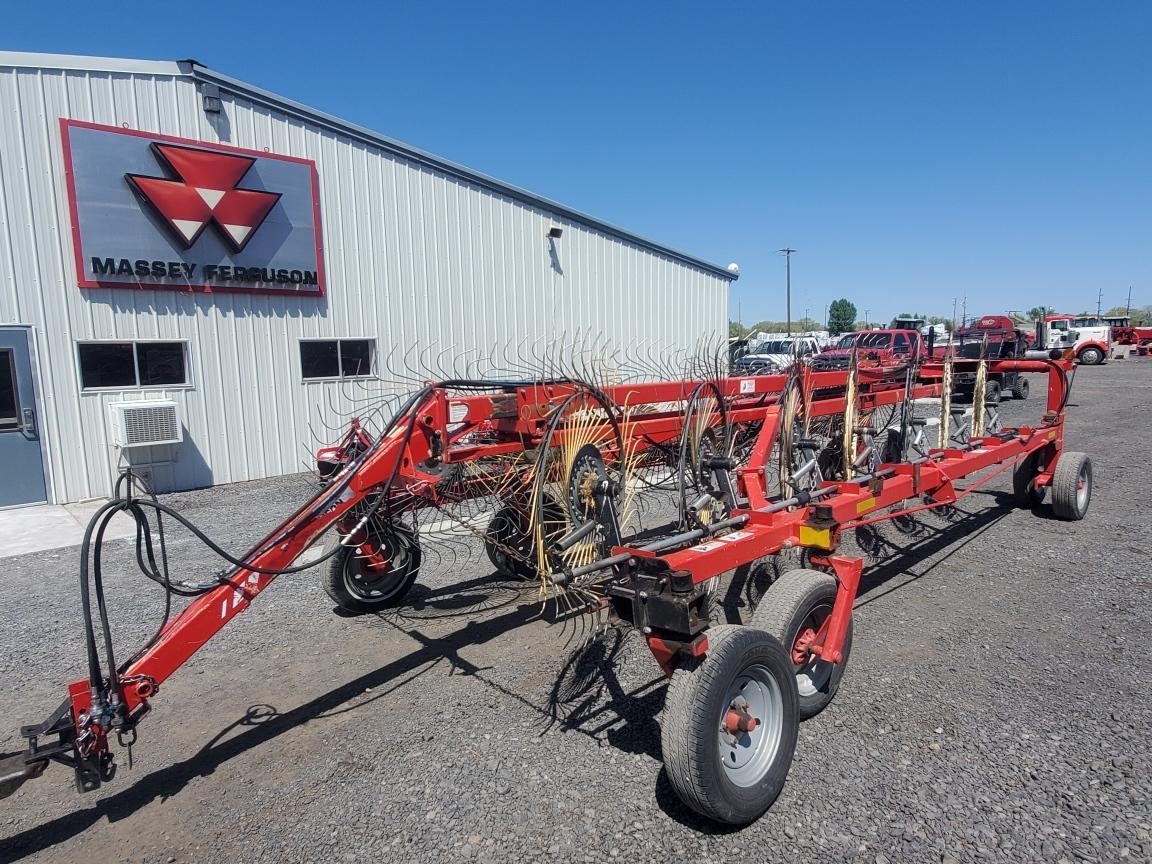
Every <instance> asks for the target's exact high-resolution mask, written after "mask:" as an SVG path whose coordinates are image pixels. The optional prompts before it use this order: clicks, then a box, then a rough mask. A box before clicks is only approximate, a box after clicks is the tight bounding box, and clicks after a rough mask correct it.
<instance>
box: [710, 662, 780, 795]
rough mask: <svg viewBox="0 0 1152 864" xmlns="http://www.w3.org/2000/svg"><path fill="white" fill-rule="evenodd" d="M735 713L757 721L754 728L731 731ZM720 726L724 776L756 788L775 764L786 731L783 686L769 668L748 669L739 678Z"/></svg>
mask: <svg viewBox="0 0 1152 864" xmlns="http://www.w3.org/2000/svg"><path fill="white" fill-rule="evenodd" d="M734 711H735V712H737V713H741V714H744V715H747V716H749V717H751V718H754V719H755V720H756V723H755V728H753V729H749V730H747V731H741V730H739V729H732V728H731V727H730V726H729V722H730V718H732V714H733V712H734ZM718 725H719V731H718V734H717V745H718V748H719V751H720V762H721V764H723V766H724V773H725V776H727V777H728V779H729V780H730V781H731V782H732V783H734V784H735V785H737V786H742V787H748V786H755V785H756V784H757V783H759V782H760V781H761V780H763V779H764V776H765V775H766V774H767V773H768V770H769V769H770V768H771V767H772V763H773V762H775V761H776V754H777V752H779V750H780V739H781V737H782V735H783V731H784V702H783V699H782V697H781V694H780V685H779V684H777V683H776V679H775V678H773V677H772V673H771V672H770V671H769V670H768V669H767V668H766V667H764V666H760V665H755V666H749V667H748V668H747V669H745V670H744V671H743V672H741V673H740V674H739V675H738V676H737V677H736V680H735V681H733V682H732V686H731V687H729V688H728V693H727V695H726V697H725V699H724V704H723V713H722V714H721V716H720V721H719V724H718ZM730 729H731V731H730Z"/></svg>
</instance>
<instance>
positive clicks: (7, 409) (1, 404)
mask: <svg viewBox="0 0 1152 864" xmlns="http://www.w3.org/2000/svg"><path fill="white" fill-rule="evenodd" d="M19 428H20V396H19V391H18V390H17V389H16V363H15V362H14V361H13V358H12V351H11V350H4V351H0V432H11V431H12V430H13V429H19Z"/></svg>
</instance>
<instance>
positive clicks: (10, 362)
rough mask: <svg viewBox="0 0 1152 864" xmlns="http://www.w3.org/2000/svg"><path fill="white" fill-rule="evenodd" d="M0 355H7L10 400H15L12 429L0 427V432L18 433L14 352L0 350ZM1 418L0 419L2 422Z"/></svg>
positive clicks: (19, 425)
mask: <svg viewBox="0 0 1152 864" xmlns="http://www.w3.org/2000/svg"><path fill="white" fill-rule="evenodd" d="M0 354H7V355H8V374H9V376H10V377H11V379H12V398H13V399H14V400H15V402H14V404H15V406H16V413H15V414H13V415H12V419H13V420H14V421H16V422H15V423H14V424H13V426H12V428H11V429H9V428H7V427H6V426H0V432H19V431H20V429H21V428H22V427H21V421H20V382H19V381H18V380H17V378H16V351H15V349H12V348H0ZM2 420H3V418H0V421H2Z"/></svg>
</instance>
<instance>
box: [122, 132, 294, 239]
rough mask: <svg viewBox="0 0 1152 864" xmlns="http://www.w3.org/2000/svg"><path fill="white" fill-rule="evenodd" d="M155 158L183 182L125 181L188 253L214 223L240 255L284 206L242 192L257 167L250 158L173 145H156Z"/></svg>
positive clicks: (267, 196)
mask: <svg viewBox="0 0 1152 864" xmlns="http://www.w3.org/2000/svg"><path fill="white" fill-rule="evenodd" d="M152 152H153V153H155V154H156V159H157V160H158V161H159V162H160V164H161V165H163V166H164V167H166V168H168V169H169V170H170V171H171V172H172V173H174V174H175V175H176V176H177V177H179V178H180V179H179V180H168V179H165V178H163V177H143V176H141V175H140V174H125V175H124V179H126V180H127V181H128V184H129V185H130V186H131V187H132V188H133V189H135V190H136V194H137V195H139V196H140V197H141V198H142V199H143V200H144V201H147V202H148V203H149V204H151V205H152V208H153V209H154V210H155V211H156V212H157V213H159V214H160V216H161V217H162V218H163V219H164V221H165V222H166V223H167V224H168V226H169V228H171V229H172V233H173V234H174V235H175V237H176V238H177V239H178V240H179V241H180V242H181V243H182V244H183V246H184V248H185V249H191V248H192V245H193V244H194V243H195V242H196V240H197V239H199V237H200V235H201V234H202V233H203V232H204V229H205V228H207V227H208V225H209V223H212V224H215V226H216V227H217V228H218V229H220V233H221V235H222V236H223V237H224V239H225V241H227V243H228V245H230V246H231V247H232V248H233V249H234V250H235V251H237V252H240V251H242V250H243V249H244V246H245V245H246V244H247V243H248V240H249V239H250V238H251V237H252V235H253V234H254V233H255V232H256V229H257V228H259V227H260V225H261V223H263V221H264V219H265V217H266V216H267V215H268V211H269V210H271V209H272V208H273V206H275V204H276V202H277V201H279V200H280V194H279V193H278V192H263V191H261V190H258V189H240V188H238V187H239V184H240V181H241V180H242V179H243V177H244V175H245V174H247V173H248V169H249V168H251V167H252V166H253V164H255V162H256V160H255V159H253V158H252V157H250V156H234V155H232V154H231V153H218V152H214V151H212V150H196V149H193V148H192V147H180V146H177V145H175V144H153V145H152Z"/></svg>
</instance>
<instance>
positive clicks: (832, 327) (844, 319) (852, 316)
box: [828, 298, 856, 336]
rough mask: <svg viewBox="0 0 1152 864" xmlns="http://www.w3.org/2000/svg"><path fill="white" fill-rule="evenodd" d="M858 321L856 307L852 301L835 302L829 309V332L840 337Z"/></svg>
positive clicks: (841, 300)
mask: <svg viewBox="0 0 1152 864" xmlns="http://www.w3.org/2000/svg"><path fill="white" fill-rule="evenodd" d="M855 321H856V306H855V304H853V303H852V301H850V300H845V299H843V298H842V299H840V300H833V301H832V303H831V305H830V306H829V307H828V332H829V333H831V334H832V335H833V336H839V335H840V334H841V333H843V332H844V331H845V330H850V329H851V328H852V324H853V322H855Z"/></svg>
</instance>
